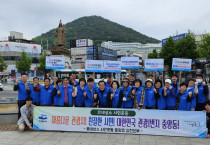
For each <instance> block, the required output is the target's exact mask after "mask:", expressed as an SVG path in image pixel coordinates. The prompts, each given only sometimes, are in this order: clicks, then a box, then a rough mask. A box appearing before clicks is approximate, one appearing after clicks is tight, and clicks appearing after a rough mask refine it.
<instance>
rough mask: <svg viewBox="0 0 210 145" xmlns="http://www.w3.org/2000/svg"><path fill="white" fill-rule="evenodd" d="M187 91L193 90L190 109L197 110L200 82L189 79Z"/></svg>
mask: <svg viewBox="0 0 210 145" xmlns="http://www.w3.org/2000/svg"><path fill="white" fill-rule="evenodd" d="M187 91H188V92H192V100H191V102H189V103H188V105H189V107H190V111H195V107H196V96H197V95H198V83H197V82H195V80H194V79H189V81H188V88H187Z"/></svg>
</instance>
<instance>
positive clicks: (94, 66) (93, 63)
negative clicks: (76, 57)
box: [85, 60, 104, 73]
mask: <svg viewBox="0 0 210 145" xmlns="http://www.w3.org/2000/svg"><path fill="white" fill-rule="evenodd" d="M103 70H104V61H103V60H86V61H85V72H97V73H103Z"/></svg>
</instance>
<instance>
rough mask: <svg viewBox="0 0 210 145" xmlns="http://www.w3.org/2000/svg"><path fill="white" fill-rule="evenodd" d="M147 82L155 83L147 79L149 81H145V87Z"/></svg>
mask: <svg viewBox="0 0 210 145" xmlns="http://www.w3.org/2000/svg"><path fill="white" fill-rule="evenodd" d="M147 82H151V83H153V82H152V79H147V80H146V81H145V85H146V84H147Z"/></svg>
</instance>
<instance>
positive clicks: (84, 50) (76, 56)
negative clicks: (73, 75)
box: [71, 46, 117, 69]
mask: <svg viewBox="0 0 210 145" xmlns="http://www.w3.org/2000/svg"><path fill="white" fill-rule="evenodd" d="M71 56H72V61H71V66H72V69H81V68H85V60H86V59H89V60H112V61H116V60H117V51H116V50H111V49H107V48H103V47H97V46H87V47H75V48H71Z"/></svg>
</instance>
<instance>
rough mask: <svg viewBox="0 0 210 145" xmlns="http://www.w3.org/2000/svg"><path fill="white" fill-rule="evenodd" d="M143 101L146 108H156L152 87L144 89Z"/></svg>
mask: <svg viewBox="0 0 210 145" xmlns="http://www.w3.org/2000/svg"><path fill="white" fill-rule="evenodd" d="M145 100H146V106H147V107H155V106H156V98H155V94H154V87H153V86H152V87H151V88H150V89H148V88H147V87H146V88H145Z"/></svg>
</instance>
